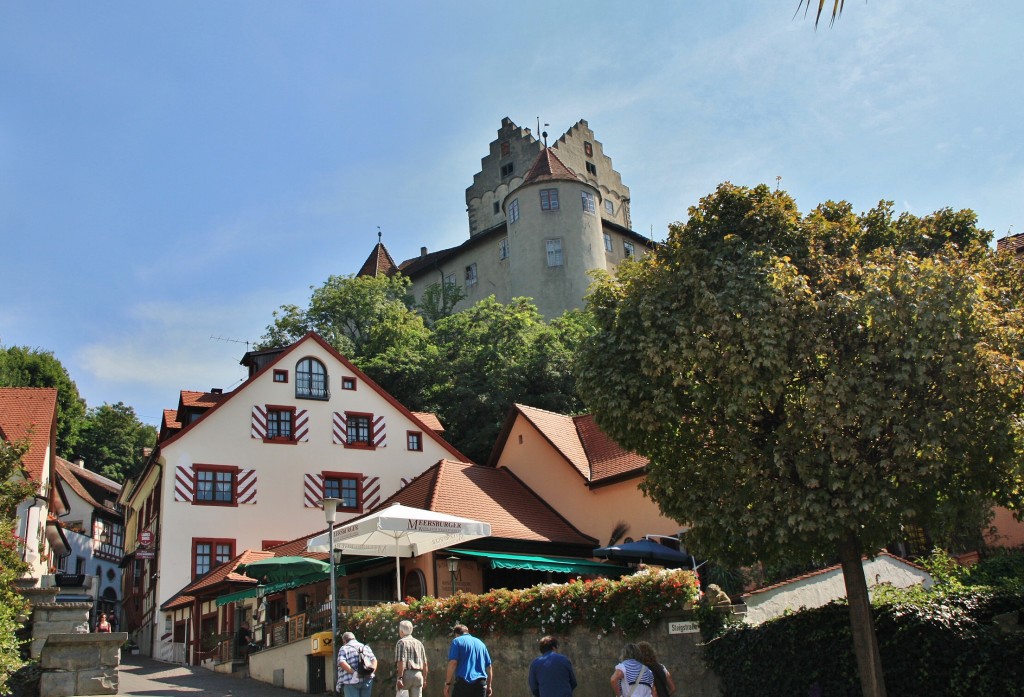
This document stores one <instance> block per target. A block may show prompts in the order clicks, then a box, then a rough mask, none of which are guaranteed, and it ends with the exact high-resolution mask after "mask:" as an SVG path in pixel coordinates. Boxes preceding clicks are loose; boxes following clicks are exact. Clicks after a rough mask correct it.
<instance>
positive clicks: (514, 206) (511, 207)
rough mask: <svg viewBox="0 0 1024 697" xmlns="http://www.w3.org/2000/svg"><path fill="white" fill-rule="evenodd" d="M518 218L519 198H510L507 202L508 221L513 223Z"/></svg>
mask: <svg viewBox="0 0 1024 697" xmlns="http://www.w3.org/2000/svg"><path fill="white" fill-rule="evenodd" d="M517 220H519V199H517V198H514V199H512V203H510V204H508V222H509V223H514V222H516V221H517Z"/></svg>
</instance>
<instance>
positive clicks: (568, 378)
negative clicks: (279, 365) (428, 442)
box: [259, 276, 592, 462]
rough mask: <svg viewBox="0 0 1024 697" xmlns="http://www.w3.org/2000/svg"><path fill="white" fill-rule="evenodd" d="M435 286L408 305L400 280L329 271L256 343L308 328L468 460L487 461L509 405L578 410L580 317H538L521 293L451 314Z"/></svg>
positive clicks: (585, 327) (280, 341)
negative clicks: (305, 301) (433, 421)
mask: <svg viewBox="0 0 1024 697" xmlns="http://www.w3.org/2000/svg"><path fill="white" fill-rule="evenodd" d="M440 290H441V288H440V286H438V287H435V288H433V289H432V291H431V292H432V293H433V295H431V294H430V293H428V294H427V295H426V296H425V298H424V300H423V301H421V303H420V304H419V305H418V306H416V308H415V309H413V308H411V307H410V302H411V299H410V298H409V295H408V293H409V281H408V279H405V278H403V277H400V276H394V277H390V278H389V277H376V278H374V277H368V276H332V277H331V278H329V279H328V280H327V282H326V283H324V285H323V286H321V287H318V288H314V289H313V293H312V296H311V297H310V301H309V306H308V308H306V309H305V310H303V309H301V308H299V307H297V306H295V305H288V306H284V307H282V308H280V310H278V311H277V312H275V313H274V323H273V324H272V325H270V326H269V327H267V333H266V334H265V335H264V336H263V338H262V339H261V341H260V344H259V346H260V347H269V346H274V345H278V346H280V345H285V344H288V343H291V342H294V341H296V340H298V339H299V338H301V337H302V336H303V335H304V334H305V333H306V332H308V331H316V332H317V333H318V334H320V335H321V336H323V337H324V338H325V339H326V340H327V341H328V342H329V343H330V344H331V345H332V346H333V347H334V348H336V349H337V350H338V351H339V352H340V353H341V354H342V355H344V356H345V357H346V358H348V359H349V360H351V361H352V362H353V363H355V364H356V365H357V366H358V367H359V368H360V369H361V370H363V371H365V372H366V373H367V375H369V376H370V377H371V378H373V379H374V380H375V381H376V382H377V383H378V384H380V385H381V387H383V388H384V389H385V390H387V391H388V392H390V393H391V394H392V395H394V397H395V398H396V399H398V401H399V402H401V403H402V404H404V405H405V406H407V407H409V408H410V409H412V410H415V411H429V412H433V413H435V414H437V415H438V417H439V418H440V419H441V422H442V423H443V424H444V426H445V429H446V432H445V437H446V438H447V439H448V440H449V441H450V442H452V444H453V445H455V446H456V447H457V448H458V449H459V450H460V451H462V452H463V453H464V454H465V455H466V456H467V457H468V458H469V459H470V460H472V461H474V462H484V461H485V460H486V459H487V457H488V455H489V454H490V449H491V447H492V446H493V445H494V441H495V439H496V437H497V435H498V431H499V430H500V428H501V424H502V423H503V421H504V419H505V417H506V415H507V414H508V410H509V408H510V407H511V406H512V404H513V403H515V402H520V403H523V404H527V405H529V406H534V407H539V408H541V409H549V410H551V411H556V412H560V413H570V414H571V413H578V412H579V411H580V410H581V409H582V404H581V403H580V401H579V399H578V398H577V396H576V389H575V371H574V358H575V354H576V350H577V348H578V346H579V345H580V343H581V342H582V340H583V339H584V338H585V337H586V336H588V335H589V333H590V332H591V331H592V323H591V322H590V320H589V315H587V314H586V313H582V312H568V313H566V314H565V315H563V316H562V317H559V318H556V319H554V320H552V321H551V322H545V321H544V320H543V318H542V317H541V315H540V313H539V311H538V310H537V308H536V306H535V305H534V304H533V303H532V302H531V301H530V300H529V299H527V298H514V299H513V300H512V301H511V302H509V303H504V304H502V303H499V302H497V301H496V300H495V299H494V298H493V297H491V298H487V299H484V300H481V301H480V302H479V303H477V304H475V305H473V306H471V307H469V308H467V309H466V310H463V311H462V312H458V313H455V314H452V313H451V312H450V310H451V307H450V305H451V303H452V301H453V300H454V299H457V298H459V297H461V296H460V295H459V294H458V289H457V288H449V289H448V290H447V291H446V294H445V301H444V302H443V303H442V301H441V300H440V299H439V298H438V297H434V296H436V295H437V294H438V293H439V292H440ZM439 303H440V304H439ZM445 303H447V304H445ZM418 313H422V314H418Z"/></svg>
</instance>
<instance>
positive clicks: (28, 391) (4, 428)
mask: <svg viewBox="0 0 1024 697" xmlns="http://www.w3.org/2000/svg"><path fill="white" fill-rule="evenodd" d="M56 428H57V390H56V389H55V388H53V387H0V437H2V438H4V439H5V440H7V441H9V442H11V443H15V442H18V441H21V440H27V441H28V444H29V449H28V452H26V453H25V456H24V457H23V458H22V464H23V465H24V466H25V471H26V472H27V473H28V476H29V477H30V478H31V479H32V480H33V481H35V482H38V483H41V482H42V481H43V473H44V472H45V470H46V466H47V464H48V463H47V449H48V448H49V449H50V456H51V458H52V457H56V453H55V452H53V448H55V447H56V441H55V438H56Z"/></svg>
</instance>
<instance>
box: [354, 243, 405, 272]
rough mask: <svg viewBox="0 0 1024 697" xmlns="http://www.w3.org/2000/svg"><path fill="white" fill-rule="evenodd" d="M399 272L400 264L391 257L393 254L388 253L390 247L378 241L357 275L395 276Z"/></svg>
mask: <svg viewBox="0 0 1024 697" xmlns="http://www.w3.org/2000/svg"><path fill="white" fill-rule="evenodd" d="M397 272H398V264H396V263H395V260H394V259H392V258H391V254H389V253H388V248H387V247H385V246H384V243H383V242H378V243H377V244H376V245H374V247H373V251H372V252H370V256H368V257H366V261H364V262H363V265H362V266H361V267H360V268H359V273H357V274H356V276H373V277H374V278H376V277H377V276H393V275H394V274H396V273H397Z"/></svg>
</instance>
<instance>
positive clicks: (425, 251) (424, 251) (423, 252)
mask: <svg viewBox="0 0 1024 697" xmlns="http://www.w3.org/2000/svg"><path fill="white" fill-rule="evenodd" d="M425 256H427V248H426V247H420V257H425Z"/></svg>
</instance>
